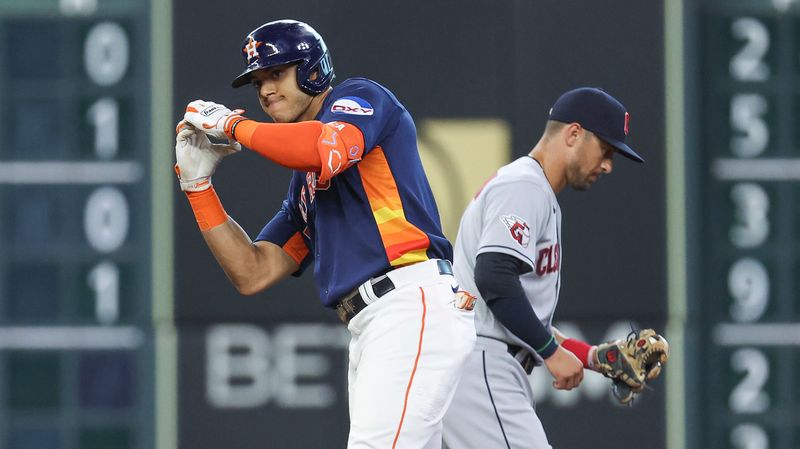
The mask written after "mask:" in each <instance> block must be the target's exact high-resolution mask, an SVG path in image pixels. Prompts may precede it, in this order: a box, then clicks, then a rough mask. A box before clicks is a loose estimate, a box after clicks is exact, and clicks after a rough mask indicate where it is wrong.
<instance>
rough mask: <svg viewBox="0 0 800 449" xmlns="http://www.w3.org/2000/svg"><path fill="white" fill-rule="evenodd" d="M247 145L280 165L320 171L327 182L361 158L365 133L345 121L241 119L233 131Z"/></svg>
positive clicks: (322, 179)
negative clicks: (286, 121) (267, 121)
mask: <svg viewBox="0 0 800 449" xmlns="http://www.w3.org/2000/svg"><path fill="white" fill-rule="evenodd" d="M231 134H233V137H234V138H235V139H236V140H238V141H239V142H240V143H242V144H243V145H244V146H246V147H248V148H250V149H251V150H253V151H255V152H256V153H259V154H260V155H262V156H264V157H266V158H267V159H269V160H271V161H273V162H275V163H276V164H279V165H282V166H284V167H288V168H291V169H294V170H302V171H311V172H316V173H319V175H320V177H319V180H320V181H321V182H325V181H327V180H329V179H330V178H332V177H333V176H335V175H337V174H338V173H340V172H342V171H343V170H345V169H346V168H348V167H350V166H351V165H353V164H354V163H356V162H358V161H360V160H361V157H362V156H363V154H364V135H363V134H362V133H361V130H359V129H358V128H357V127H356V126H354V125H351V124H349V123H344V122H330V123H322V122H320V121H316V120H314V121H308V122H299V123H260V122H256V121H253V120H247V119H245V120H241V121H239V122H238V123H236V124H235V126H234V127H233V129H232V130H231Z"/></svg>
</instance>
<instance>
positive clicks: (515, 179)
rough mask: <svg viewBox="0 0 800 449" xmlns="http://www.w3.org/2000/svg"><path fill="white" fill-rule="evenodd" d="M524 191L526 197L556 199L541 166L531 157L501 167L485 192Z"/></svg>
mask: <svg viewBox="0 0 800 449" xmlns="http://www.w3.org/2000/svg"><path fill="white" fill-rule="evenodd" d="M508 189H511V190H522V191H525V192H526V193H525V194H526V195H536V196H544V197H547V198H549V199H555V193H553V189H552V187H550V183H549V182H548V181H547V178H546V177H545V176H544V172H543V171H542V170H541V167H540V166H539V164H538V163H537V162H536V161H535V160H534V159H533V158H531V157H529V156H524V157H521V158H519V159H516V160H514V161H512V162H511V163H509V164H507V165H504V166H502V167H500V169H499V170H497V176H495V177H494V178H493V179H492V180H491V181H489V183H488V184H487V185H486V188H485V190H487V192H488V191H492V190H503V191H505V190H508Z"/></svg>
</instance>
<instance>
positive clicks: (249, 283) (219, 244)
mask: <svg viewBox="0 0 800 449" xmlns="http://www.w3.org/2000/svg"><path fill="white" fill-rule="evenodd" d="M186 197H187V198H188V200H189V204H190V205H191V207H192V211H193V212H194V215H195V218H196V220H197V224H198V226H199V227H200V231H201V232H202V233H203V238H204V239H205V241H206V244H207V245H208V247H209V249H211V252H212V254H214V257H215V258H216V259H217V262H218V263H219V265H220V266H221V267H222V269H223V270H224V271H225V274H226V275H227V276H228V278H229V279H230V280H231V282H232V283H233V285H234V286H235V287H236V289H237V290H238V291H239V292H240V293H242V294H245V295H251V294H254V293H257V292H259V291H261V290H263V289H265V288H267V287H269V286H270V285H272V284H274V283H275V282H277V281H278V280H280V279H282V278H283V277H286V276H288V275H289V274H290V273H292V272H293V271H296V270H297V267H298V266H297V264H296V263H295V262H294V260H293V259H291V257H289V256H288V255H287V254H285V253H283V250H282V249H281V248H280V247H278V246H277V245H273V244H268V243H267V242H263V243H261V244H254V243H253V242H252V240H250V237H249V236H248V235H247V233H246V232H244V230H243V229H242V228H241V227H240V226H239V224H238V223H236V222H235V221H234V220H233V219H232V218H230V217H229V216H228V214H227V213H226V212H225V209H224V208H223V206H222V202H221V201H220V200H219V197H218V196H217V193H216V191H215V190H214V187H213V186H210V187H209V188H208V189H206V190H202V191H199V192H197V191H193V192H186Z"/></svg>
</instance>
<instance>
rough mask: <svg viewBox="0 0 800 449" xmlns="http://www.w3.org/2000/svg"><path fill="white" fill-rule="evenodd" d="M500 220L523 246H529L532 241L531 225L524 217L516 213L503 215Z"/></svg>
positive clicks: (512, 236)
mask: <svg viewBox="0 0 800 449" xmlns="http://www.w3.org/2000/svg"><path fill="white" fill-rule="evenodd" d="M500 221H502V222H503V224H504V225H506V227H507V228H508V231H509V232H510V233H511V238H513V239H514V240H516V241H517V243H519V244H520V246H522V247H523V248H527V247H528V243H530V241H531V227H530V226H528V223H527V222H526V221H525V220H523V219H522V218H520V217H518V216H516V215H503V216H501V217H500Z"/></svg>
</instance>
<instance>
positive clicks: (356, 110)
mask: <svg viewBox="0 0 800 449" xmlns="http://www.w3.org/2000/svg"><path fill="white" fill-rule="evenodd" d="M374 111H375V109H373V107H372V105H371V104H369V102H368V101H367V100H365V99H363V98H359V97H342V98H340V99H338V100H336V101H334V102H333V104H332V105H331V112H333V113H334V114H350V115H372V113H373V112H374Z"/></svg>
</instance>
